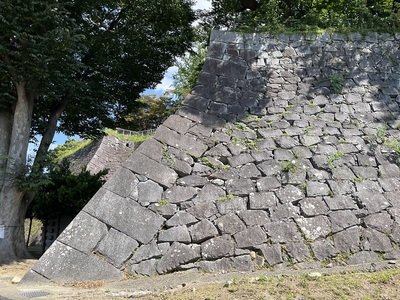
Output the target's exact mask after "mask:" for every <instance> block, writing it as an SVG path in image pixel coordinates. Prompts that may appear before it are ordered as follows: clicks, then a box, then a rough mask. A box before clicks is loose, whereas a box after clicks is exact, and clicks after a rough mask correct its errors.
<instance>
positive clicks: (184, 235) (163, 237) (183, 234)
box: [158, 225, 191, 243]
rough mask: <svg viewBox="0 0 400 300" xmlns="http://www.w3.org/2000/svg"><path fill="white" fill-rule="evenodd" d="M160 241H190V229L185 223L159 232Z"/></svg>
mask: <svg viewBox="0 0 400 300" xmlns="http://www.w3.org/2000/svg"><path fill="white" fill-rule="evenodd" d="M158 242H161V243H162V242H180V243H190V242H191V238H190V234H189V230H188V229H187V227H186V226H185V225H181V226H176V227H172V228H169V229H166V230H162V231H160V232H159V233H158Z"/></svg>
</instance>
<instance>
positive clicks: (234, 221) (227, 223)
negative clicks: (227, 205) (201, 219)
mask: <svg viewBox="0 0 400 300" xmlns="http://www.w3.org/2000/svg"><path fill="white" fill-rule="evenodd" d="M215 224H216V225H217V227H218V229H219V230H220V231H221V232H222V233H223V234H225V233H226V234H235V233H237V232H239V231H242V230H245V229H246V226H245V224H244V223H243V222H242V220H240V219H239V217H238V216H237V215H235V214H232V213H230V214H227V215H224V216H222V217H220V218H218V219H217V220H216V221H215Z"/></svg>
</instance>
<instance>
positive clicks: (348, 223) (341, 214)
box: [329, 210, 360, 232]
mask: <svg viewBox="0 0 400 300" xmlns="http://www.w3.org/2000/svg"><path fill="white" fill-rule="evenodd" d="M329 219H330V220H331V223H332V232H338V231H342V230H343V229H346V228H349V227H352V226H354V225H357V224H359V223H360V221H359V220H358V219H357V217H356V216H355V215H354V214H353V213H352V212H351V211H350V210H338V211H333V212H331V213H330V214H329Z"/></svg>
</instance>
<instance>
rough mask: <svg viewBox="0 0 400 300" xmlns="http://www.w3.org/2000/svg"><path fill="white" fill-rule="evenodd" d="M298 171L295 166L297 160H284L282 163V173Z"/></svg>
mask: <svg viewBox="0 0 400 300" xmlns="http://www.w3.org/2000/svg"><path fill="white" fill-rule="evenodd" d="M298 169H299V167H298V166H297V160H295V159H292V160H286V161H284V162H282V171H283V172H292V173H294V172H296V171H297V170H298Z"/></svg>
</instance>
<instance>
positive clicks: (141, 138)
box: [104, 128, 153, 143]
mask: <svg viewBox="0 0 400 300" xmlns="http://www.w3.org/2000/svg"><path fill="white" fill-rule="evenodd" d="M104 132H105V133H107V134H109V135H112V136H115V137H117V138H120V139H121V140H124V141H131V142H135V143H139V142H144V141H145V140H147V139H148V138H150V137H152V136H153V134H152V133H151V134H136V135H128V134H121V133H118V132H117V131H115V130H112V129H109V128H107V129H105V130H104Z"/></svg>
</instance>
